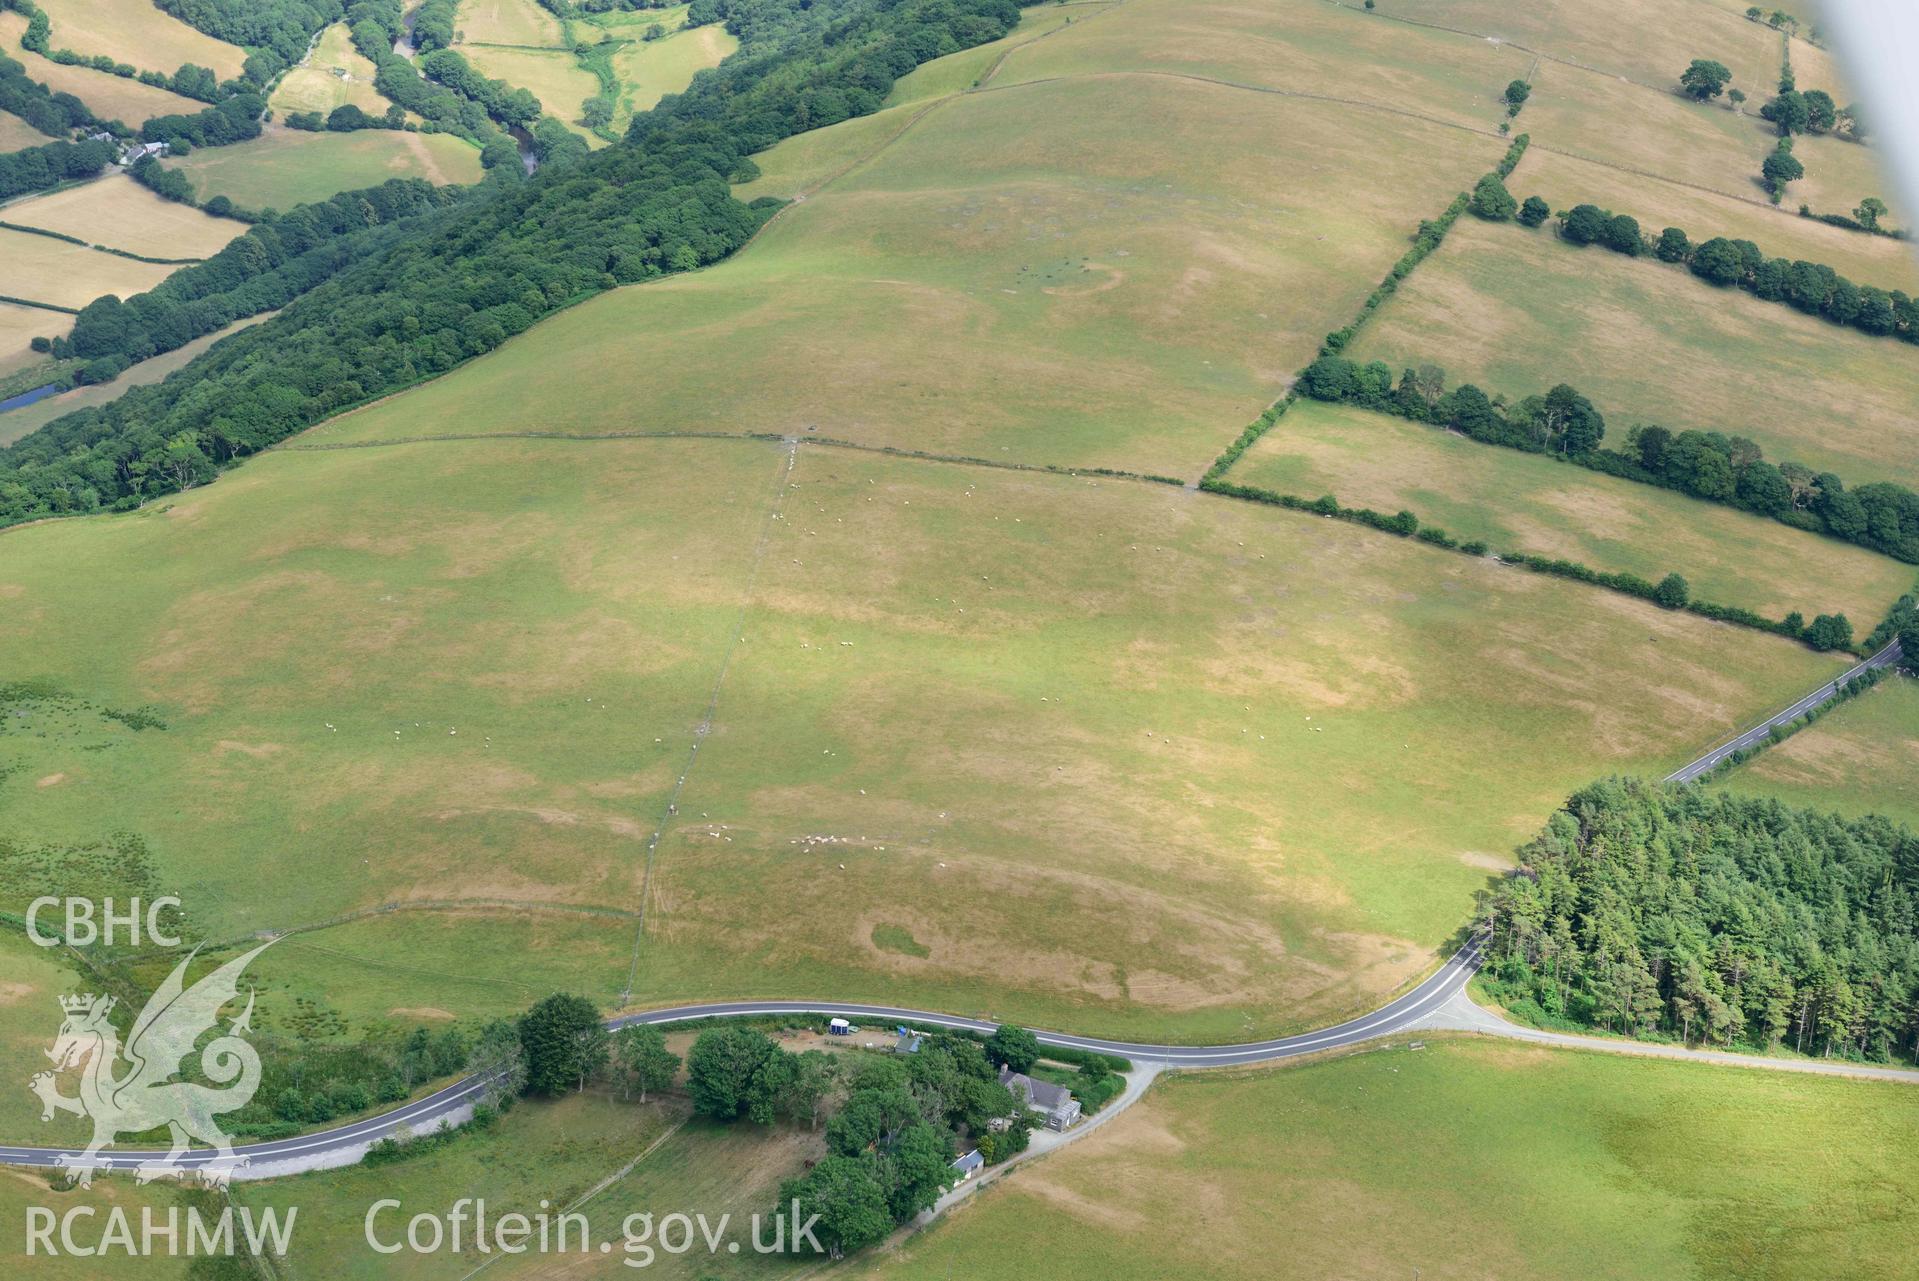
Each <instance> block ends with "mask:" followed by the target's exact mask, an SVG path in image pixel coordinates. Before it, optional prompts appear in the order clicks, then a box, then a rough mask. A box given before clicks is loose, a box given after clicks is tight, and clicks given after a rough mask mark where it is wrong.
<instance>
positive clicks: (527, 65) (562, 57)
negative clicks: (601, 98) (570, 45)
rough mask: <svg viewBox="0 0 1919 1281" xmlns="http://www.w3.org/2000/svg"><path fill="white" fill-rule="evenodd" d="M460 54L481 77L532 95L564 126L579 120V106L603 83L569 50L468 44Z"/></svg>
mask: <svg viewBox="0 0 1919 1281" xmlns="http://www.w3.org/2000/svg"><path fill="white" fill-rule="evenodd" d="M460 53H461V54H462V55H463V56H464V57H465V58H466V60H467V61H468V62H471V63H472V64H473V65H474V66H475V67H476V68H478V69H479V71H480V72H481V74H483V75H488V76H492V77H493V78H494V79H496V80H504V81H506V82H507V83H508V84H510V85H512V86H513V87H514V88H515V89H525V90H528V91H529V92H531V93H532V94H533V96H534V97H536V98H538V99H539V100H540V107H541V109H542V110H543V111H544V112H545V113H546V114H547V115H549V116H551V117H553V118H554V119H555V120H558V121H560V122H561V123H563V124H570V123H572V122H573V121H576V120H578V119H579V118H580V104H581V103H583V102H585V101H586V100H587V99H588V98H591V97H592V96H593V95H594V94H596V93H598V92H599V91H600V82H599V81H598V80H596V79H594V77H593V73H592V72H590V71H588V70H587V69H586V68H585V67H582V66H581V65H580V64H579V62H578V61H577V60H576V59H575V58H574V57H573V53H572V51H571V50H569V49H552V50H535V49H503V48H497V47H493V46H488V45H479V44H474V43H472V42H471V41H469V42H468V43H466V44H463V45H461V46H460Z"/></svg>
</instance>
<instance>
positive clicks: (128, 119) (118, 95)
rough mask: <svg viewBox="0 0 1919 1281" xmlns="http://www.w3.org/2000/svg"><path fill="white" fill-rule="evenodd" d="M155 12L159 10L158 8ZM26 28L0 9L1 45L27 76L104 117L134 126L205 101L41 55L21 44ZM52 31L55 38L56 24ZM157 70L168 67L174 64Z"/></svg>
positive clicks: (23, 19)
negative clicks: (67, 94)
mask: <svg viewBox="0 0 1919 1281" xmlns="http://www.w3.org/2000/svg"><path fill="white" fill-rule="evenodd" d="M155 12H156V13H158V10H155ZM26 29H27V19H26V16H25V15H24V14H19V13H15V12H13V11H12V10H7V11H5V12H0V49H4V50H5V51H6V54H7V56H8V57H10V58H12V59H13V60H14V61H15V62H18V63H21V64H23V65H24V66H25V67H26V69H27V74H28V75H29V76H31V77H33V78H34V79H35V80H38V81H40V82H41V83H42V84H44V85H46V86H47V87H48V88H50V89H52V90H53V91H54V92H55V93H70V94H72V95H74V96H75V97H76V98H78V99H80V101H82V102H84V103H86V104H87V109H88V110H89V111H91V112H93V114H94V115H96V116H100V117H102V118H103V119H107V120H119V121H120V122H122V123H123V124H127V125H130V126H132V127H134V128H136V129H137V128H139V126H140V123H141V122H142V121H144V120H148V119H151V118H152V117H154V116H170V115H178V114H183V113H184V114H191V113H193V112H195V111H200V110H203V109H204V108H205V107H206V105H207V104H206V103H204V102H196V101H194V100H193V99H192V98H186V97H182V96H181V95H180V94H177V93H170V92H168V91H167V90H165V89H155V88H153V87H152V86H151V85H143V84H141V83H140V82H139V81H138V80H125V79H122V78H121V77H119V76H116V75H113V74H111V73H109V72H105V71H95V70H94V69H93V68H91V67H69V66H64V65H62V64H61V63H58V62H54V61H52V60H51V59H48V58H42V57H41V56H40V55H39V54H37V53H33V52H31V51H30V50H27V49H22V48H21V47H20V36H21V33H23V32H24V31H26ZM55 34H56V38H57V36H58V29H57V28H56V31H55ZM156 70H167V71H171V70H173V68H171V67H167V68H156Z"/></svg>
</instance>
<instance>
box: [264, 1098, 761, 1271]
mask: <svg viewBox="0 0 1919 1281" xmlns="http://www.w3.org/2000/svg"><path fill="white" fill-rule="evenodd" d="M687 1111H688V1109H687V1105H686V1102H685V1100H684V1099H680V1098H677V1097H674V1098H668V1099H665V1100H650V1101H648V1102H647V1103H645V1104H641V1103H637V1102H622V1101H621V1100H620V1099H619V1098H618V1097H617V1096H611V1095H608V1094H605V1093H602V1092H600V1091H598V1090H592V1091H589V1092H588V1093H586V1094H583V1095H577V1094H576V1095H569V1096H566V1097H564V1098H562V1099H559V1100H557V1101H554V1102H527V1103H522V1104H520V1105H518V1106H517V1107H515V1108H514V1109H513V1110H512V1111H510V1112H509V1113H508V1114H507V1115H506V1116H505V1117H503V1118H502V1119H501V1121H500V1122H499V1126H498V1128H497V1129H496V1130H495V1131H494V1132H492V1133H490V1134H485V1135H476V1134H470V1133H469V1134H463V1135H461V1136H460V1137H459V1138H458V1139H456V1140H454V1141H453V1142H452V1143H451V1144H449V1145H447V1146H445V1147H443V1148H440V1149H438V1150H436V1151H433V1152H429V1153H425V1154H422V1155H419V1156H416V1157H414V1158H412V1159H411V1160H407V1161H402V1162H400V1163H398V1164H393V1165H386V1166H377V1167H364V1168H349V1169H344V1170H334V1171H328V1172H324V1173H318V1174H304V1175H300V1176H298V1177H295V1178H291V1179H279V1180H275V1181H272V1182H268V1183H256V1184H251V1185H248V1186H246V1187H243V1188H241V1189H240V1190H239V1191H238V1192H237V1194H236V1200H237V1201H238V1202H240V1203H241V1204H244V1205H248V1206H252V1207H255V1208H256V1209H257V1208H265V1207H278V1208H280V1209H281V1210H282V1212H284V1211H286V1210H289V1209H292V1208H294V1207H298V1209H299V1231H298V1234H297V1237H296V1241H295V1248H294V1250H293V1252H292V1253H291V1254H290V1255H289V1258H288V1265H289V1266H290V1267H291V1268H292V1269H294V1270H295V1275H299V1276H308V1275H312V1276H322V1275H324V1276H326V1277H327V1278H329V1279H330V1281H333V1279H337V1281H361V1279H362V1278H377V1277H392V1276H405V1277H408V1278H409V1279H412V1278H419V1279H421V1281H432V1279H434V1278H447V1279H448V1281H453V1279H455V1278H461V1277H465V1276H467V1275H469V1274H470V1273H471V1272H472V1270H473V1268H474V1267H475V1266H476V1265H477V1264H479V1263H481V1262H484V1260H483V1258H482V1257H481V1256H480V1255H478V1253H477V1252H476V1251H474V1250H473V1249H472V1248H471V1245H472V1243H471V1241H470V1239H469V1241H468V1242H467V1246H468V1248H467V1250H466V1251H465V1252H463V1253H460V1254H456V1253H454V1252H453V1251H452V1250H451V1249H447V1250H444V1251H442V1252H440V1253H437V1254H413V1253H411V1252H408V1253H404V1254H400V1255H391V1256H388V1255H382V1254H379V1253H376V1252H375V1251H374V1250H372V1249H371V1248H370V1247H369V1246H368V1245H367V1240H366V1227H365V1220H366V1216H367V1210H368V1207H370V1206H371V1205H372V1204H373V1203H374V1202H375V1201H379V1200H381V1199H383V1198H396V1199H398V1200H399V1201H400V1202H401V1203H402V1209H401V1210H400V1211H398V1212H389V1213H388V1214H386V1215H385V1216H383V1217H381V1218H380V1219H378V1220H377V1222H376V1228H377V1231H378V1234H379V1237H380V1238H381V1239H382V1240H383V1241H385V1240H392V1239H400V1240H404V1236H405V1231H406V1222H407V1220H408V1219H409V1218H411V1217H412V1216H413V1215H415V1214H419V1213H433V1214H444V1213H446V1212H447V1211H448V1210H449V1209H450V1208H451V1207H452V1205H453V1203H454V1202H455V1201H457V1200H459V1199H460V1198H462V1197H474V1198H485V1200H486V1204H487V1212H488V1214H489V1216H497V1215H503V1214H508V1213H513V1212H519V1213H524V1214H527V1215H529V1216H532V1215H535V1214H538V1213H540V1211H541V1205H542V1203H543V1202H544V1203H547V1204H549V1205H550V1206H551V1207H552V1210H551V1211H549V1213H551V1212H555V1211H557V1210H558V1209H559V1208H560V1207H562V1206H566V1205H569V1204H571V1203H572V1202H573V1201H574V1200H575V1199H577V1198H579V1197H580V1196H581V1195H582V1194H584V1193H586V1192H587V1191H589V1190H590V1189H591V1188H592V1187H593V1186H594V1185H595V1184H597V1183H599V1182H600V1181H601V1180H602V1179H605V1178H608V1177H610V1176H612V1175H613V1174H615V1173H616V1172H618V1171H619V1170H620V1169H621V1168H622V1167H624V1166H625V1165H627V1164H628V1163H629V1162H631V1161H633V1160H634V1159H635V1158H636V1157H639V1156H640V1155H641V1154H642V1153H645V1152H647V1151H649V1149H651V1150H653V1152H654V1156H655V1157H662V1156H667V1149H668V1147H669V1146H672V1145H675V1144H677V1143H680V1142H682V1140H680V1138H679V1135H681V1134H684V1133H686V1131H685V1130H684V1129H681V1128H680V1127H682V1126H684V1125H685V1123H686V1120H687ZM707 1128H708V1127H706V1126H704V1125H702V1124H701V1123H694V1124H693V1125H692V1127H691V1129H692V1130H694V1131H702V1130H705V1129H707ZM723 1133H724V1132H722V1134H723ZM663 1139H664V1140H665V1142H664V1143H662V1142H661V1140H663ZM653 1159H654V1158H653V1157H649V1158H648V1161H647V1162H646V1163H643V1164H642V1166H641V1167H640V1168H641V1170H645V1171H650V1168H651V1162H652V1161H653ZM793 1164H794V1165H795V1166H797V1165H798V1164H799V1162H798V1160H797V1159H795V1160H794V1162H793ZM634 1177H635V1178H641V1177H644V1176H642V1175H640V1174H638V1173H636V1175H635V1176H634ZM769 1200H770V1198H769ZM588 1208H589V1210H591V1211H597V1209H598V1208H599V1203H598V1202H596V1203H593V1204H592V1205H589V1207H588ZM674 1208H677V1205H676V1206H675V1207H674ZM756 1208H758V1207H756ZM661 1212H662V1213H665V1212H666V1210H665V1209H664V1208H663V1209H662V1211H661ZM592 1217H593V1218H595V1219H598V1218H599V1217H600V1216H599V1215H598V1214H597V1213H593V1215H592ZM623 1217H624V1215H623V1214H617V1213H614V1214H609V1215H608V1216H607V1217H606V1219H605V1221H604V1222H603V1223H602V1224H601V1229H602V1231H603V1232H604V1234H605V1235H607V1236H610V1237H611V1238H612V1239H613V1240H614V1241H616V1242H617V1241H619V1240H620V1234H619V1228H620V1220H621V1219H622V1218H623ZM619 1257H620V1256H617V1255H616V1256H615V1259H614V1262H615V1264H616V1266H617V1260H618V1258H619ZM529 1258H531V1256H529ZM537 1261H538V1262H539V1263H541V1264H542V1265H543V1266H544V1267H545V1268H546V1269H549V1270H550V1269H552V1268H554V1267H556V1266H557V1267H567V1269H568V1270H573V1269H577V1268H578V1267H579V1266H581V1265H582V1264H584V1263H586V1262H587V1260H585V1259H582V1258H580V1257H579V1256H578V1255H577V1254H574V1255H570V1256H547V1257H545V1258H542V1259H538V1260H537ZM512 1262H513V1260H511V1259H506V1258H504V1257H503V1256H500V1255H497V1254H496V1255H495V1256H494V1263H495V1264H496V1265H510V1264H511V1263H512ZM568 1265H570V1267H569V1266H568ZM618 1270H619V1271H621V1272H626V1273H628V1274H629V1275H632V1272H631V1270H630V1269H625V1268H620V1269H618ZM487 1275H488V1276H506V1275H512V1272H511V1269H510V1266H490V1267H488V1269H487ZM547 1275H551V1272H550V1271H549V1272H548V1273H547Z"/></svg>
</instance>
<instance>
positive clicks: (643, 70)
mask: <svg viewBox="0 0 1919 1281" xmlns="http://www.w3.org/2000/svg"><path fill="white" fill-rule="evenodd" d="M662 25H665V24H664V23H662ZM637 34H638V33H637V32H636V33H635V35H637ZM739 47H740V42H739V40H738V39H737V38H736V37H735V36H734V35H733V34H732V33H731V32H729V31H727V30H726V28H724V27H722V26H719V25H717V24H708V25H706V26H703V27H694V28H693V29H692V30H690V31H686V30H680V31H675V32H673V33H672V34H671V35H668V36H666V37H664V38H663V39H660V40H649V41H642V40H636V41H635V42H634V43H632V44H629V45H625V46H623V47H622V48H620V49H619V50H618V51H616V52H615V53H614V55H613V75H614V77H615V78H616V79H617V80H618V81H619V82H620V93H619V98H618V100H617V104H616V107H615V110H614V112H613V128H614V129H615V130H621V131H623V130H625V128H626V123H627V121H629V120H631V119H632V118H633V116H634V114H635V113H637V112H641V111H650V110H652V109H653V107H654V105H655V104H657V103H658V102H659V100H660V99H661V98H663V97H665V96H666V95H667V94H669V93H679V92H681V91H682V90H684V89H685V88H686V86H687V85H689V84H691V83H693V77H694V76H695V75H697V74H698V73H699V72H701V71H703V70H705V69H706V68H707V67H717V66H718V65H719V64H720V62H721V61H722V60H724V59H725V58H727V57H729V56H731V54H732V53H733V51H734V50H735V49H737V48H739Z"/></svg>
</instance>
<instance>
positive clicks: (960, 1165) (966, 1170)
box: [953, 1148, 986, 1183]
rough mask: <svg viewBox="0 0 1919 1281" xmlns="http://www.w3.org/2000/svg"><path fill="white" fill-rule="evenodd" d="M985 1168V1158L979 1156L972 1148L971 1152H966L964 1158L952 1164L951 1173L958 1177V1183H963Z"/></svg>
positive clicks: (975, 1149) (976, 1150)
mask: <svg viewBox="0 0 1919 1281" xmlns="http://www.w3.org/2000/svg"><path fill="white" fill-rule="evenodd" d="M985 1166H986V1158H985V1157H983V1156H981V1155H980V1154H979V1149H978V1148H974V1149H973V1150H972V1151H971V1152H968V1153H967V1154H966V1155H965V1156H963V1157H961V1158H960V1159H959V1160H957V1161H955V1162H953V1172H954V1173H955V1174H957V1175H959V1181H960V1182H961V1183H964V1182H966V1181H967V1180H968V1179H970V1178H972V1177H973V1176H974V1175H975V1174H978V1173H979V1172H980V1171H981V1170H982V1169H984V1168H985Z"/></svg>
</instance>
